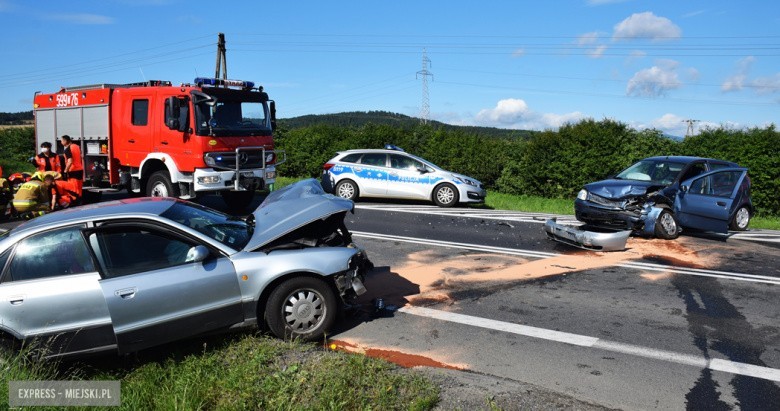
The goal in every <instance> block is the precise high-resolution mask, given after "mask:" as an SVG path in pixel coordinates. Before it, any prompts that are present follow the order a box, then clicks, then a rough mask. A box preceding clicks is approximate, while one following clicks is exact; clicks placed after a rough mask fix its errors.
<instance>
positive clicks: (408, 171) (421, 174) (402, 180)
mask: <svg viewBox="0 0 780 411" xmlns="http://www.w3.org/2000/svg"><path fill="white" fill-rule="evenodd" d="M429 180H430V179H429V177H428V174H427V172H426V171H425V165H424V164H423V163H421V162H419V161H417V160H415V159H413V158H410V157H407V156H405V155H402V154H390V174H389V176H388V179H387V195H388V196H391V197H399V198H416V199H417V198H418V199H424V200H425V199H430V190H431V187H430V184H429Z"/></svg>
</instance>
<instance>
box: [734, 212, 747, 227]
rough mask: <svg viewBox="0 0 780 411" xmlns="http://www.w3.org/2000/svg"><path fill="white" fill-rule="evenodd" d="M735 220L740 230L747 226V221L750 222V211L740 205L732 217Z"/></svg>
mask: <svg viewBox="0 0 780 411" xmlns="http://www.w3.org/2000/svg"><path fill="white" fill-rule="evenodd" d="M734 220H735V221H736V222H737V227H739V228H740V229H741V230H744V229H745V228H747V225H748V222H750V212H749V211H748V210H747V208H745V207H741V208H740V209H739V210H737V215H736V216H735V217H734Z"/></svg>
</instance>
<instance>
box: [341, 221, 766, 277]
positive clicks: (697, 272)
mask: <svg viewBox="0 0 780 411" xmlns="http://www.w3.org/2000/svg"><path fill="white" fill-rule="evenodd" d="M352 235H354V236H355V237H362V238H372V239H376V240H385V241H398V242H403V243H411V244H422V245H428V246H437V247H449V248H457V249H463V250H473V251H482V252H487V253H495V254H507V255H516V256H521V257H532V258H550V257H560V256H564V255H565V254H556V253H547V252H542V251H533V250H523V249H517V248H505V247H493V246H487V245H480V244H469V243H456V242H452V241H441V240H428V239H424V238H414V237H402V236H394V235H387V234H378V233H366V232H362V231H353V232H352ZM616 266H617V267H624V268H633V269H639V270H648V271H661V272H671V273H675V274H683V275H694V276H699V277H710V278H722V279H727V280H735V281H747V282H755V283H764V284H774V285H780V278H778V277H769V276H764V275H755V274H745V273H733V272H729V271H718V270H705V269H699V268H685V267H675V266H671V265H662V264H650V263H641V262H627V263H621V264H617V265H616Z"/></svg>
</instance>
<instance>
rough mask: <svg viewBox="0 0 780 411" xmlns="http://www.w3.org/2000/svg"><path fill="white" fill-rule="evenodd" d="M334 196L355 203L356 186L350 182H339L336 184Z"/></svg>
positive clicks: (356, 195)
mask: <svg viewBox="0 0 780 411" xmlns="http://www.w3.org/2000/svg"><path fill="white" fill-rule="evenodd" d="M336 195H337V196H339V197H341V198H346V199H347V200H352V201H355V200H356V199H357V198H358V195H359V192H358V186H357V184H355V182H354V181H352V180H341V181H339V183H338V184H336Z"/></svg>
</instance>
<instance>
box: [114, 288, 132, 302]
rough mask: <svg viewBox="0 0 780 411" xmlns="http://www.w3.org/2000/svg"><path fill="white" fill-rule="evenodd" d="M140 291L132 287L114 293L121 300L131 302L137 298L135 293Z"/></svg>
mask: <svg viewBox="0 0 780 411" xmlns="http://www.w3.org/2000/svg"><path fill="white" fill-rule="evenodd" d="M136 291H138V289H137V288H135V287H131V288H123V289H121V290H116V291H115V292H114V295H116V296H117V297H119V298H123V299H125V300H129V299H131V298H133V297H135V292H136Z"/></svg>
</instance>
